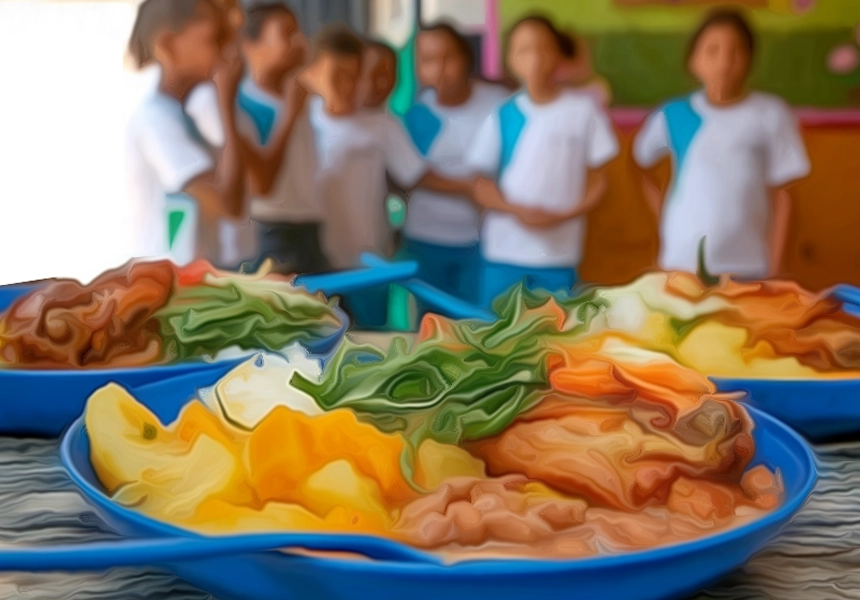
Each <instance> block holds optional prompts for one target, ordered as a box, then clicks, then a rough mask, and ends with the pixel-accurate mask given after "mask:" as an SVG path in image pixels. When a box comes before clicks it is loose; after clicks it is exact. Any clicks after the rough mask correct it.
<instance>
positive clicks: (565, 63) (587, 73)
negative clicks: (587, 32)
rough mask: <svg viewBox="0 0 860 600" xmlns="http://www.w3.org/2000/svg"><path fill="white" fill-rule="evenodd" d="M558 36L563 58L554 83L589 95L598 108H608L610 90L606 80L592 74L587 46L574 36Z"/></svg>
mask: <svg viewBox="0 0 860 600" xmlns="http://www.w3.org/2000/svg"><path fill="white" fill-rule="evenodd" d="M560 36H561V37H560V38H559V41H560V42H561V53H562V56H563V57H564V58H563V59H562V61H561V64H560V65H559V68H558V70H557V71H556V82H557V83H558V84H559V85H566V86H570V87H571V88H572V89H574V90H576V91H578V92H582V93H584V94H589V95H590V96H591V97H593V98H594V99H595V101H597V103H598V104H599V105H600V106H602V107H604V108H606V107H608V106H609V105H610V104H611V102H612V88H611V87H610V86H609V82H608V81H607V80H606V78H604V77H601V76H600V75H598V74H597V73H595V72H594V68H593V66H592V64H591V53H590V52H589V48H588V45H587V44H585V43H584V42H583V40H581V39H579V38H578V37H577V36H575V35H574V34H567V33H562V34H560Z"/></svg>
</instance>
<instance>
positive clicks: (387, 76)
mask: <svg viewBox="0 0 860 600" xmlns="http://www.w3.org/2000/svg"><path fill="white" fill-rule="evenodd" d="M361 69H362V76H361V81H360V83H359V91H358V95H359V102H360V103H361V104H362V105H363V106H364V107H365V108H366V109H368V110H371V111H377V112H385V110H386V102H387V101H388V98H389V97H390V96H391V92H393V91H394V86H395V85H396V84H397V54H396V53H395V52H394V50H393V49H392V48H391V47H390V46H388V45H387V44H384V43H382V42H378V41H376V40H369V41H367V42H365V48H364V55H363V58H362V67H361Z"/></svg>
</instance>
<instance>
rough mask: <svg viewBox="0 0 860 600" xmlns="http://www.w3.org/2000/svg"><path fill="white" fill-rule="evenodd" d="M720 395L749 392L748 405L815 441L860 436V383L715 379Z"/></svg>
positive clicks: (843, 380)
mask: <svg viewBox="0 0 860 600" xmlns="http://www.w3.org/2000/svg"><path fill="white" fill-rule="evenodd" d="M711 380H712V381H713V382H714V383H715V384H716V386H717V387H718V388H719V390H720V391H724V392H745V393H746V394H747V397H746V398H745V399H744V402H745V403H746V404H747V405H748V406H749V405H752V406H756V407H758V408H760V409H761V410H763V411H765V412H767V413H769V414H771V415H773V416H775V417H776V418H778V419H779V420H781V421H782V422H784V423H786V424H788V425H790V426H791V427H793V428H794V429H796V430H797V431H799V432H800V433H802V434H803V435H805V436H806V437H808V438H809V439H812V440H822V439H826V438H832V437H836V436H843V435H848V434H852V433H860V379H736V378H729V377H711Z"/></svg>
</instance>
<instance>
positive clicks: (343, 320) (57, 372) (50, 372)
mask: <svg viewBox="0 0 860 600" xmlns="http://www.w3.org/2000/svg"><path fill="white" fill-rule="evenodd" d="M334 313H335V315H336V316H337V318H338V320H339V321H340V327H339V328H338V329H336V330H335V331H334V332H333V333H332V334H331V335H329V336H326V337H322V338H318V339H316V340H313V341H312V342H310V343H303V342H301V341H297V342H295V343H298V344H301V345H302V346H303V347H304V348H305V350H307V352H308V353H309V354H310V355H311V356H328V355H329V354H332V353H333V352H334V351H336V349H337V347H338V346H339V345H340V344H341V342H342V341H343V339H344V337H345V336H346V333H347V330H348V329H349V325H350V321H349V316H348V315H347V314H346V313H345V312H344V311H343V310H342V309H341V308H340V307H335V309H334ZM329 344H330V345H331V346H332V348H330V349H328V350H327V351H326V352H323V353H315V352H314V351H313V350H312V348H311V347H310V346H314V345H319V346H323V345H329ZM261 353H262V354H271V352H270V351H268V350H259V349H253V350H246V351H243V354H241V355H240V356H231V357H228V358H220V359H217V360H213V359H212V358H211V357H205V356H198V357H193V358H188V359H185V360H182V361H180V362H176V363H169V364H154V365H140V366H137V367H114V368H106V369H16V368H14V367H13V366H11V365H3V364H0V379H2V378H3V377H4V376H5V375H10V374H14V376H15V377H40V378H41V377H82V378H83V377H93V378H95V377H100V376H101V377H115V376H117V375H119V374H125V373H140V372H142V371H147V372H150V373H153V372H154V373H161V372H165V371H177V370H181V369H183V368H188V367H194V366H197V367H204V368H208V367H212V368H213V369H215V368H218V367H224V366H228V365H232V366H238V365H240V364H242V363H243V362H246V361H248V360H251V359H253V358H254V357H255V356H256V355H258V354H261Z"/></svg>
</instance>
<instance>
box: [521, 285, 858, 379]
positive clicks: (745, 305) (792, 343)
mask: <svg viewBox="0 0 860 600" xmlns="http://www.w3.org/2000/svg"><path fill="white" fill-rule="evenodd" d="M538 299H539V296H538V295H536V294H532V301H537V300H538ZM559 302H560V303H561V304H562V305H563V306H564V307H565V310H567V311H568V312H569V316H570V318H569V319H568V324H567V325H566V331H565V332H564V334H563V335H564V336H565V337H566V338H568V339H571V340H576V342H577V343H587V344H590V345H592V346H593V347H596V348H599V347H604V346H607V345H609V346H622V345H626V346H635V347H640V348H644V349H649V350H654V351H659V352H661V353H664V354H666V355H668V356H670V357H672V358H673V359H675V360H676V361H677V362H679V363H680V364H682V365H685V366H688V367H691V368H693V369H695V370H697V371H699V372H700V373H704V374H706V375H715V376H724V377H746V378H846V377H858V376H860V320H858V319H857V318H856V317H853V316H851V315H849V314H848V313H845V312H843V311H842V303H841V302H840V301H839V300H837V299H835V298H834V297H833V296H832V295H831V294H830V292H829V291H825V292H822V293H818V294H816V293H812V292H809V291H806V290H804V289H803V288H801V287H800V286H798V285H797V284H796V283H794V282H790V281H779V280H770V281H758V282H752V283H742V282H737V281H731V280H728V279H723V280H722V281H720V282H719V283H718V284H716V285H714V286H710V287H708V286H706V285H704V284H703V283H701V282H700V281H699V280H698V279H697V278H696V277H695V276H694V275H688V274H684V273H653V274H649V275H645V276H643V277H641V278H640V279H638V280H636V281H634V282H633V283H631V284H630V285H627V286H619V287H593V288H590V289H586V290H585V291H583V292H581V293H579V294H577V295H575V296H572V297H566V298H560V299H559Z"/></svg>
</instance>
